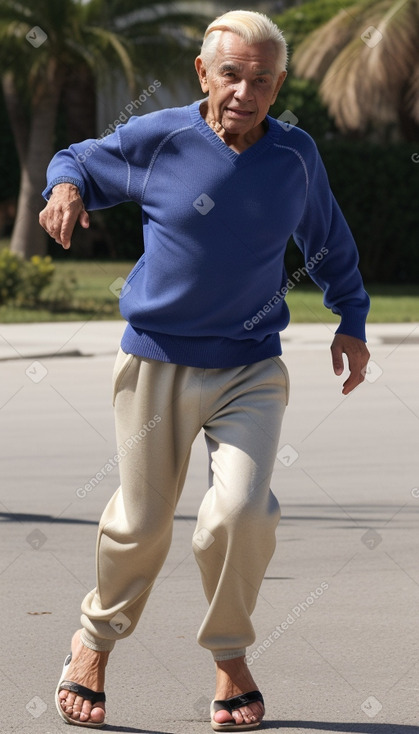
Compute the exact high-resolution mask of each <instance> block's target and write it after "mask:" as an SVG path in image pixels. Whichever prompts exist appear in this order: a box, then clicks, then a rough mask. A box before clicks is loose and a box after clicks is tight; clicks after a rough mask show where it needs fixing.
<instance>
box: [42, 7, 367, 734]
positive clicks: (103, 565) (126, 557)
mask: <svg viewBox="0 0 419 734" xmlns="http://www.w3.org/2000/svg"><path fill="white" fill-rule="evenodd" d="M286 57H287V51H286V44H285V41H284V39H283V37H282V34H281V32H280V31H279V30H278V28H277V27H276V26H275V25H274V24H273V23H272V22H271V21H270V20H269V19H268V18H266V16H264V15H261V14H259V13H252V12H249V11H231V12H228V13H226V14H225V15H223V16H221V17H220V18H218V19H216V20H215V21H214V22H213V23H211V25H210V26H209V27H208V29H207V31H206V34H205V38H204V43H203V46H202V51H201V54H200V56H199V57H198V58H197V59H196V70H197V73H198V77H199V81H200V84H201V88H202V91H203V92H204V93H205V94H206V95H207V97H206V98H205V99H204V100H202V101H200V102H195V103H193V104H191V105H189V106H186V107H183V108H177V109H167V110H162V111H160V112H154V113H152V114H148V115H144V116H142V117H133V118H131V119H130V121H129V122H128V123H127V124H126V125H121V126H119V127H118V128H117V129H116V131H115V132H114V133H113V134H111V135H109V136H108V137H105V138H103V139H101V140H99V141H85V142H84V143H78V144H76V145H72V146H70V148H69V149H68V150H66V151H61V152H60V153H58V154H57V155H56V156H55V157H54V159H53V160H52V162H51V164H50V166H49V169H48V187H47V189H46V190H45V192H44V195H45V198H47V199H49V201H48V204H47V206H46V208H45V209H44V210H43V211H42V212H41V215H40V221H41V224H42V226H43V227H44V228H45V229H46V230H47V231H48V232H49V234H50V235H51V236H52V237H54V238H55V239H56V241H57V242H58V243H60V244H61V245H62V246H63V247H64V248H68V247H69V246H70V238H71V234H72V231H73V228H74V226H75V223H76V222H77V221H79V222H80V224H81V225H82V226H83V227H88V226H89V218H88V214H87V212H86V210H85V207H86V209H100V208H104V207H110V206H113V205H115V204H118V203H120V202H122V201H128V200H130V201H136V202H138V204H140V205H141V207H142V212H143V228H144V242H145V253H144V255H143V256H142V257H141V259H140V260H139V262H138V263H137V265H136V266H135V267H134V269H133V271H132V272H131V274H130V275H129V277H128V279H127V283H126V285H125V287H124V289H123V291H122V293H121V301H120V307H121V313H122V315H123V316H124V317H125V319H126V320H127V322H128V324H127V327H126V330H125V333H124V336H123V339H122V343H121V349H120V351H119V353H118V356H117V360H116V365H115V370H114V406H115V419H116V435H117V441H118V446H122V445H123V444H124V442H125V441H126V440H127V439H128V438H129V437H133V436H134V437H135V436H138V435H139V430H140V429H142V427H143V426H145V425H146V426H148V427H149V430H147V431H146V435H145V436H144V438H143V440H141V441H140V440H138V441H135V440H134V441H131V443H132V446H131V448H130V450H129V451H125V452H123V454H124V455H122V456H121V461H120V479H121V486H120V487H119V489H118V490H117V491H116V493H115V495H114V496H113V497H112V499H111V500H110V502H109V503H108V505H107V507H106V508H105V511H104V513H103V515H102V518H101V521H100V526H99V536H98V545H97V554H98V558H97V573H98V578H97V586H96V588H95V589H94V590H93V591H92V592H90V593H89V594H88V595H87V596H86V598H85V599H84V600H83V603H82V617H81V621H82V627H83V628H82V630H79V631H77V632H76V633H75V635H74V637H73V640H72V648H71V654H70V655H69V656H68V657H67V659H66V661H65V665H64V670H63V673H62V676H61V678H60V681H59V685H58V687H57V693H56V703H57V708H58V711H59V713H60V715H61V716H62V718H64V719H65V720H66V721H67V722H68V723H70V724H77V725H79V726H80V725H81V726H83V725H86V726H102V725H103V722H104V718H105V712H104V708H105V703H104V702H105V694H104V693H103V687H104V671H105V666H106V663H107V659H108V656H109V652H110V651H111V650H112V648H113V646H114V644H115V641H116V640H117V639H120V638H121V637H125V636H127V635H129V634H130V633H131V632H132V631H133V629H134V628H135V625H136V624H137V622H138V620H139V618H140V615H141V613H142V611H143V609H144V606H145V604H146V601H147V598H148V596H149V594H150V591H151V588H152V586H153V582H154V580H155V579H156V576H157V574H158V573H159V570H160V569H161V567H162V564H163V562H164V560H165V557H166V554H167V552H168V550H169V547H170V541H171V532H172V522H173V516H174V512H175V508H176V504H177V501H178V499H179V496H180V494H181V491H182V486H183V483H184V479H185V475H186V471H187V466H188V460H189V456H190V450H191V446H192V443H193V441H194V439H195V437H196V436H197V434H198V433H199V431H200V430H201V429H203V430H204V432H205V437H206V441H207V445H208V452H209V460H210V487H209V489H208V491H207V493H206V494H205V497H204V499H203V502H202V504H201V507H200V509H199V513H198V521H197V528H196V532H195V534H194V537H193V549H194V552H195V555H196V558H197V561H198V564H199V567H200V571H201V575H202V582H203V587H204V591H205V595H206V597H207V600H208V604H209V609H208V613H207V615H206V616H205V619H204V621H203V623H202V626H201V628H200V630H199V634H198V641H199V643H200V644H201V645H202V646H203V647H205V648H207V649H208V650H209V651H210V652H211V653H212V655H213V657H214V660H215V665H216V689H215V700H214V701H213V703H212V705H211V725H212V727H213V729H215V730H224V729H225V730H227V731H229V730H234V729H244V728H252V727H255V726H257V725H258V724H259V723H260V721H261V719H262V717H263V714H264V703H263V697H262V694H261V693H260V691H259V690H258V688H257V685H256V683H255V681H254V680H253V678H252V676H251V674H250V671H249V669H248V668H247V666H246V662H245V652H246V647H247V646H248V645H250V644H252V643H253V642H254V639H255V634H254V630H253V627H252V624H251V621H250V616H251V614H252V612H253V609H254V606H255V603H256V598H257V595H258V591H259V588H260V585H261V583H262V580H263V577H264V573H265V571H266V567H267V564H268V563H269V560H270V558H271V556H272V553H273V551H274V547H275V529H276V526H277V523H278V520H279V506H278V502H277V500H276V498H275V496H274V495H273V493H272V492H271V490H270V486H269V485H270V479H271V474H272V470H273V466H274V461H275V456H276V451H277V446H278V440H279V432H280V425H281V420H282V416H283V413H284V409H285V405H286V403H287V400H288V389H289V383H288V376H287V370H286V368H285V366H284V364H283V362H282V360H281V358H280V356H279V355H280V354H281V346H280V339H279V334H278V332H280V331H281V330H283V329H284V328H285V327H286V326H287V324H288V321H289V312H288V308H287V306H286V303H285V300H284V295H285V293H286V290H287V285H286V284H287V275H286V272H285V269H284V252H285V247H286V243H287V241H288V239H289V237H290V235H291V234H292V235H293V236H294V239H295V241H296V242H297V245H298V246H299V247H300V248H301V250H302V251H303V253H304V256H305V260H306V263H307V268H308V270H309V271H310V275H311V277H312V278H313V280H314V281H315V282H316V283H317V284H318V285H319V286H320V287H321V288H322V289H323V291H324V294H325V296H324V302H325V305H326V306H327V307H329V308H331V309H332V310H333V311H334V312H335V313H337V314H339V315H340V316H341V323H340V325H339V327H338V329H337V332H336V335H335V338H334V340H333V343H332V347H331V350H332V361H333V368H334V371H335V373H336V374H337V375H340V374H342V372H343V354H346V355H347V358H348V362H349V369H350V374H349V377H348V378H347V380H346V381H345V383H344V386H343V393H344V394H348V393H349V392H350V391H351V390H353V389H354V388H355V387H357V386H358V385H359V383H360V382H362V380H363V374H364V372H365V367H366V365H367V362H368V356H369V355H368V351H367V348H366V346H365V319H366V314H367V312H368V306H369V299H368V296H367V294H366V293H365V291H364V288H363V285H362V280H361V276H360V274H359V271H358V266H357V263H358V257H357V251H356V247H355V244H354V241H353V239H352V236H351V234H350V232H349V229H348V226H347V224H346V223H345V220H344V218H343V216H342V214H341V212H340V210H339V208H338V206H337V204H336V202H335V200H334V198H333V196H332V193H331V191H330V188H329V185H328V181H327V177H326V174H325V170H324V167H323V165H322V162H321V160H320V158H319V154H318V152H317V149H316V146H315V144H314V142H313V141H312V139H311V138H310V137H309V136H308V135H307V134H305V133H304V132H303V131H301V130H299V129H297V128H293V129H290V130H289V129H288V128H285V127H284V126H283V125H281V124H280V123H279V122H277V121H276V120H275V119H273V118H271V117H269V116H268V110H269V107H270V105H272V104H273V102H274V101H275V99H276V96H277V94H278V92H279V90H280V88H281V85H282V83H283V81H284V79H285V76H286V70H285V69H286ZM150 426H151V427H150Z"/></svg>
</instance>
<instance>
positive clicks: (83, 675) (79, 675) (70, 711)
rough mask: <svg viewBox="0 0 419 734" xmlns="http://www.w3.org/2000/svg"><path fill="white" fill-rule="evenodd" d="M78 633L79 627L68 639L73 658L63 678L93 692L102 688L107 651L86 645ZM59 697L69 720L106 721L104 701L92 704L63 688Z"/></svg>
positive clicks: (93, 722) (98, 722)
mask: <svg viewBox="0 0 419 734" xmlns="http://www.w3.org/2000/svg"><path fill="white" fill-rule="evenodd" d="M80 633H81V630H78V631H77V632H76V633H75V634H74V636H73V639H72V641H71V654H72V658H71V663H70V666H69V668H68V670H67V672H66V680H71V681H73V682H74V683H78V684H79V685H82V686H86V688H91V689H92V690H93V691H103V689H104V685H105V668H106V663H107V662H108V657H109V652H96V651H95V650H91V649H90V648H88V647H85V645H83V643H82V642H81V640H80ZM58 697H59V699H60V705H61V708H62V710H63V711H64V712H65V714H66V715H67V716H69V717H70V719H74V720H75V721H80V722H83V723H85V722H87V721H91V722H92V724H100V723H103V722H104V721H105V702H104V701H99V702H98V703H95V704H94V705H93V706H92V702H91V701H88V700H86V699H84V698H83V697H82V696H78V695H77V694H76V693H72V692H71V691H66V690H62V691H60V693H59V694H58Z"/></svg>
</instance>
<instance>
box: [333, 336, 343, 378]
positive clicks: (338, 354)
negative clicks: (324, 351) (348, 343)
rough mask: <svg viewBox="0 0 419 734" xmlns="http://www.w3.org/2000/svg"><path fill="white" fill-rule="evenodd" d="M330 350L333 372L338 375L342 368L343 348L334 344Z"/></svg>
mask: <svg viewBox="0 0 419 734" xmlns="http://www.w3.org/2000/svg"><path fill="white" fill-rule="evenodd" d="M331 350H332V365H333V372H334V373H335V375H337V376H339V375H341V374H342V372H343V370H344V364H343V350H342V348H341V347H339V346H337V345H336V344H333V345H332V347H331Z"/></svg>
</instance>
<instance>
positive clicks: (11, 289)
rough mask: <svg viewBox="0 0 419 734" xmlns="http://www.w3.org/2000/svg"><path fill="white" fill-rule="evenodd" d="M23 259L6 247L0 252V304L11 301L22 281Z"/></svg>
mask: <svg viewBox="0 0 419 734" xmlns="http://www.w3.org/2000/svg"><path fill="white" fill-rule="evenodd" d="M23 264H24V263H23V260H22V259H21V258H20V257H18V255H15V254H14V253H13V252H10V250H8V249H7V248H5V249H4V250H1V252H0V305H3V304H4V303H9V302H10V301H13V300H14V298H15V297H16V293H17V292H18V289H19V286H20V283H21V281H22V270H23Z"/></svg>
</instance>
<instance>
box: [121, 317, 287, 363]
mask: <svg viewBox="0 0 419 734" xmlns="http://www.w3.org/2000/svg"><path fill="white" fill-rule="evenodd" d="M121 348H122V349H123V351H124V352H126V354H135V355H136V356H137V357H147V358H148V359H156V360H158V361H159V362H171V363H172V364H179V365H186V366H187V367H202V368H208V369H211V368H212V369H223V368H228V367H239V366H240V365H245V364H253V363H254V362H261V361H262V360H263V359H268V358H269V357H278V356H279V355H280V354H281V341H280V338H279V334H270V335H268V336H267V337H265V339H263V341H261V342H259V341H256V339H241V340H239V339H228V338H227V337H216V336H213V337H210V336H209V337H189V336H173V335H171V334H160V333H158V332H153V331H141V330H139V329H138V330H137V329H134V328H133V327H132V326H131V325H130V324H128V325H127V328H126V329H125V332H124V334H123V336H122V341H121Z"/></svg>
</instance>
